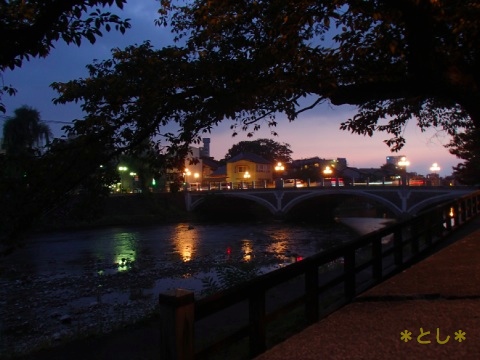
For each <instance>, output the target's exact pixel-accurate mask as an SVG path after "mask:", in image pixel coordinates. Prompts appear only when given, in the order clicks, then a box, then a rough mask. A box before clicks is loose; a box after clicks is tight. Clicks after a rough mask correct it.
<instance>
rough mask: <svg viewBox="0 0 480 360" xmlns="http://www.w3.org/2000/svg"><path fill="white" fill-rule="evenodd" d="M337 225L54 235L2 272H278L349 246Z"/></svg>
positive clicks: (36, 241) (32, 244)
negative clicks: (233, 267) (239, 267)
mask: <svg viewBox="0 0 480 360" xmlns="http://www.w3.org/2000/svg"><path fill="white" fill-rule="evenodd" d="M353 236H354V233H353V232H352V231H351V230H350V229H349V228H347V227H346V226H343V225H341V224H336V225H333V226H328V227H320V226H312V225H301V226H299V225H285V224H282V223H269V224H241V225H239V224H233V225H231V224H215V225H205V224H185V223H181V224H174V225H161V226H150V227H138V228H135V227H125V228H124V227H111V228H104V229H94V230H83V231H76V232H56V233H48V234H42V235H37V236H35V237H33V238H32V239H31V240H30V241H29V242H28V244H27V246H26V247H25V248H21V249H19V250H18V251H16V252H15V253H14V254H13V255H11V256H9V257H7V258H6V259H5V261H4V263H3V266H4V267H6V268H9V269H10V270H12V269H13V270H14V271H15V272H18V273H21V274H22V275H23V276H45V275H47V276H49V277H69V276H76V275H92V274H94V275H114V274H116V273H119V272H124V271H130V270H132V269H135V270H137V271H145V270H148V269H151V268H154V269H157V270H161V269H163V270H169V272H170V273H171V274H172V275H173V276H176V277H180V278H187V277H189V275H192V274H194V273H198V272H201V271H205V270H208V269H209V268H214V267H217V266H221V265H222V264H239V263H251V264H252V267H256V268H257V270H259V271H261V272H263V271H264V270H265V268H268V269H271V268H275V267H281V266H285V265H287V264H289V263H291V262H294V261H297V260H299V259H302V258H305V257H307V256H310V255H313V254H315V253H318V252H321V251H322V250H325V249H328V248H331V247H332V246H335V245H339V244H341V243H342V242H344V241H346V240H349V239H351V238H352V237H353Z"/></svg>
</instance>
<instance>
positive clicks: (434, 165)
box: [430, 163, 440, 174]
mask: <svg viewBox="0 0 480 360" xmlns="http://www.w3.org/2000/svg"><path fill="white" fill-rule="evenodd" d="M430 171H431V172H433V173H434V174H436V173H437V171H440V166H438V164H437V163H433V164H432V166H431V167H430Z"/></svg>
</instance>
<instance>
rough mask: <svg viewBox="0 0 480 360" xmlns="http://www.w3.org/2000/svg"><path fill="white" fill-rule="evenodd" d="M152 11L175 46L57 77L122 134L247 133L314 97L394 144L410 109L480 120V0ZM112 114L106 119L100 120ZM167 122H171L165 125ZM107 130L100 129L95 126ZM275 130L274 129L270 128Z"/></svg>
mask: <svg viewBox="0 0 480 360" xmlns="http://www.w3.org/2000/svg"><path fill="white" fill-rule="evenodd" d="M161 6H162V7H161V9H160V14H161V17H160V18H159V19H158V23H159V24H161V25H167V26H169V27H170V28H172V29H173V32H174V34H175V36H176V39H177V40H178V41H179V42H178V43H179V44H182V45H181V46H178V47H172V48H164V49H160V50H155V49H153V48H152V47H151V45H150V44H149V43H145V44H142V45H140V46H138V47H129V48H127V49H125V50H120V49H115V50H114V51H113V54H112V55H113V57H112V59H110V60H106V61H104V62H97V63H94V64H93V65H91V67H90V76H89V77H88V78H86V79H80V80H76V81H72V82H70V83H66V84H55V86H54V87H55V89H57V90H58V91H59V93H60V96H59V98H58V99H57V100H56V101H57V102H60V103H64V102H69V101H84V102H85V106H84V110H85V111H86V112H87V113H88V114H89V115H88V116H87V119H86V121H85V124H82V125H80V124H78V126H77V127H76V128H75V129H74V130H73V131H74V132H80V133H81V132H85V131H90V130H88V129H87V128H96V129H105V128H106V129H108V130H106V133H108V134H113V135H114V136H116V141H117V143H119V144H123V145H125V144H127V143H129V142H131V141H136V139H137V137H143V136H145V135H146V134H147V133H151V134H154V135H161V136H163V139H164V140H165V141H166V142H167V143H169V144H173V145H172V148H175V147H176V146H177V145H180V144H182V143H186V142H195V141H198V140H199V137H200V134H201V133H202V132H204V131H209V130H210V129H211V128H212V127H213V126H215V125H217V124H218V123H219V122H221V121H231V128H232V131H233V134H236V132H237V130H238V129H241V130H244V131H247V132H248V134H249V135H251V134H252V133H253V132H254V131H256V130H258V129H259V128H260V127H261V126H270V127H272V128H273V127H274V126H275V125H276V116H277V115H278V113H284V114H286V116H287V118H288V119H289V120H290V121H293V120H295V119H296V118H297V117H298V115H299V114H300V113H301V112H303V111H306V110H308V109H310V108H313V107H315V106H317V105H318V104H320V103H323V102H326V101H329V102H331V103H332V104H334V105H342V104H351V105H355V106H356V107H357V108H358V112H357V114H356V115H355V116H353V117H352V118H351V119H347V120H346V121H345V122H344V123H342V124H341V129H344V130H349V131H351V132H354V133H358V134H363V135H368V136H371V135H372V134H373V133H374V132H377V131H384V132H386V133H387V134H389V136H390V138H389V139H387V140H385V142H386V143H387V144H388V145H389V146H390V147H391V148H392V150H399V149H400V148H401V147H402V146H403V144H404V142H405V139H404V138H403V130H404V127H405V126H406V124H407V123H408V122H409V121H410V120H413V121H416V122H417V124H418V126H420V127H421V128H422V129H426V128H428V127H432V126H433V127H436V128H439V129H443V130H445V131H447V132H448V133H450V134H455V133H456V132H457V130H458V129H459V128H462V127H465V126H469V124H470V123H473V124H475V126H478V125H480V86H479V85H480V84H479V83H478V82H479V79H480V73H479V71H480V70H479V69H480V67H479V66H478V63H479V62H480V59H479V50H478V49H480V46H479V45H480V43H479V42H480V39H479V36H478V35H479V26H478V23H479V22H478V18H479V15H480V4H478V3H477V2H475V1H460V0H456V1H454V0H438V1H431V0H393V1H380V0H370V1H357V0H349V1H347V0H343V1H341V0H337V1H313V0H299V1H270V0H268V1H267V0H242V1H224V0H198V1H194V2H188V3H186V4H185V3H184V2H181V1H178V2H176V1H168V0H164V1H162V2H161ZM106 123H107V124H106ZM169 123H174V124H175V127H173V128H174V129H175V130H176V131H177V130H178V132H169V131H166V132H162V131H160V130H159V128H160V127H165V126H166V125H167V124H169ZM99 131H104V130H99ZM272 132H273V133H275V132H274V131H272Z"/></svg>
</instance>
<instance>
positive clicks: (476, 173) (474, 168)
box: [447, 128, 480, 185]
mask: <svg viewBox="0 0 480 360" xmlns="http://www.w3.org/2000/svg"><path fill="white" fill-rule="evenodd" d="M479 139H480V129H477V128H469V129H467V130H466V131H465V132H462V133H458V134H456V135H455V136H454V137H453V139H452V140H451V141H450V143H449V144H448V145H447V146H448V148H449V151H450V153H451V154H453V155H456V156H457V158H459V159H462V160H463V161H464V162H463V163H460V164H458V165H457V166H454V167H453V175H454V176H455V178H456V179H458V181H460V183H462V184H465V185H477V184H479V183H480V143H479Z"/></svg>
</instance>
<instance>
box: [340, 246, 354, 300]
mask: <svg viewBox="0 0 480 360" xmlns="http://www.w3.org/2000/svg"><path fill="white" fill-rule="evenodd" d="M343 272H344V276H345V278H344V279H345V280H344V281H345V283H344V288H345V297H346V299H347V301H350V300H352V299H353V298H354V297H355V294H356V289H355V283H356V280H355V249H353V248H351V249H348V250H347V251H346V252H345V256H344V259H343Z"/></svg>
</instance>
